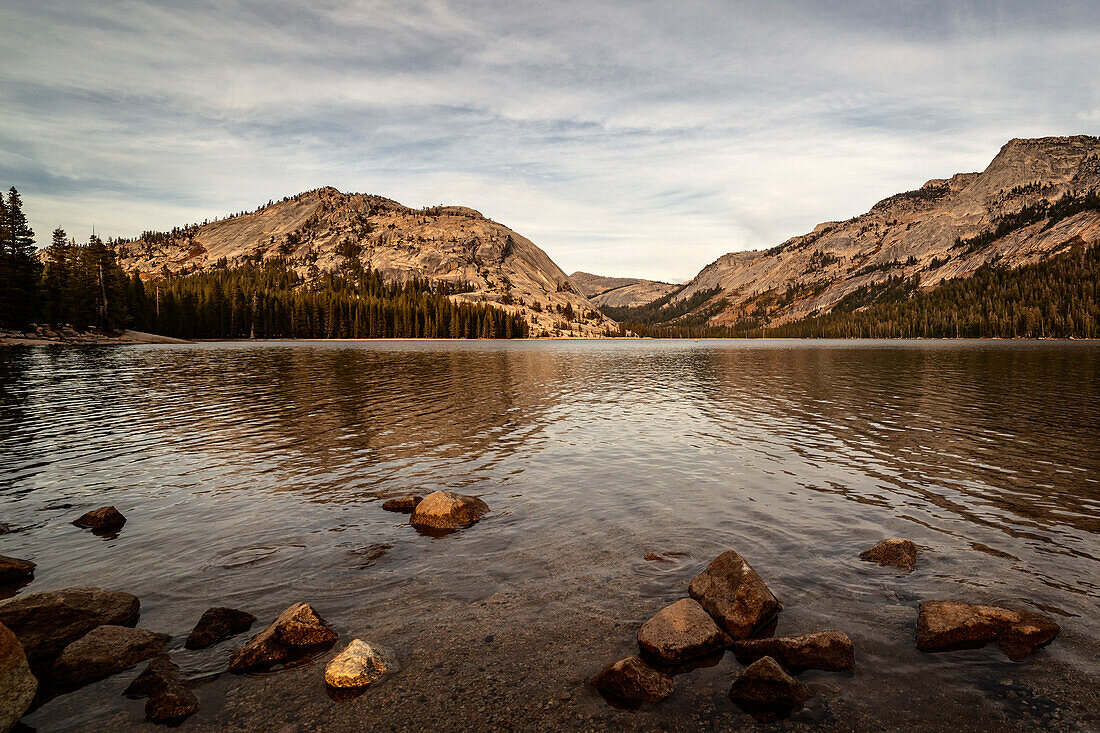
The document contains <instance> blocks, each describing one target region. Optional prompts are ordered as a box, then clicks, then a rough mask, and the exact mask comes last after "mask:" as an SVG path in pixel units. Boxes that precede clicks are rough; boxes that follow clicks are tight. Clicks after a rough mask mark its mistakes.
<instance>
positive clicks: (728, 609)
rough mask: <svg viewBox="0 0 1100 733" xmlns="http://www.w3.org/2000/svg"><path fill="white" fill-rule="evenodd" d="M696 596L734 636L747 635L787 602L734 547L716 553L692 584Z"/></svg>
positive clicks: (745, 637) (764, 622)
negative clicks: (782, 603) (773, 591)
mask: <svg viewBox="0 0 1100 733" xmlns="http://www.w3.org/2000/svg"><path fill="white" fill-rule="evenodd" d="M688 593H689V594H690V595H691V597H692V598H694V599H695V600H697V601H698V602H699V604H700V605H701V606H702V607H703V608H705V609H706V610H707V613H709V614H710V615H711V616H713V617H714V620H715V621H717V622H718V623H719V624H720V625H721V626H722V628H723V629H725V631H726V633H727V634H729V635H730V636H731V637H732V638H734V639H747V638H749V637H750V636H752V634H753V632H754V631H756V630H757V629H758V628H760V627H761V626H763V625H764V624H766V623H767V622H768V621H770V620H771V618H772V617H773V616H775V614H776V613H778V612H779V611H780V610H781V609H782V608H783V606H782V605H781V604H780V603H779V601H778V600H777V599H776V597H775V595H774V594H772V592H771V591H770V590H769V589H768V586H767V585H765V584H764V581H763V580H762V579H761V578H760V576H759V575H757V574H756V571H755V570H753V569H752V566H751V565H749V564H748V562H746V561H745V559H744V558H743V557H741V556H740V555H738V554H737V553H736V552H734V551H733V550H729V551H727V552H723V553H722V554H721V555H719V556H718V557H716V558H715V559H714V561H713V562H711V564H710V565H708V566H707V569H706V570H704V571H703V572H701V573H699V575H697V576H695V578H694V579H693V580H692V581H691V585H690V586H689V587H688Z"/></svg>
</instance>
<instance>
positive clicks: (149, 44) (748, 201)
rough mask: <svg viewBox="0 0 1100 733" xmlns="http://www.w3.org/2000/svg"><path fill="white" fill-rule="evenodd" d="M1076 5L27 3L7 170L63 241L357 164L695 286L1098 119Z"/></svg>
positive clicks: (1092, 65)
mask: <svg viewBox="0 0 1100 733" xmlns="http://www.w3.org/2000/svg"><path fill="white" fill-rule="evenodd" d="M1055 5H1056V7H1051V6H1050V5H1049V4H1048V5H1045V6H1043V7H1040V6H1039V5H1036V4H1032V3H1026V2H954V3H946V2H944V3H911V2H897V3H892V2H891V3H871V2H840V3H817V2H810V0H805V1H802V2H764V1H761V2H724V1H722V0H713V1H711V2H703V1H690V0H689V1H687V2H681V3H675V4H669V3H657V2H627V1H626V0H623V1H622V2H591V1H589V2H578V1H575V0H562V1H560V2H557V3H516V2H503V1H499V2H487V1H486V2H457V0H456V1H454V2H445V1H443V0H422V1H416V0H395V1H392V2H390V1H386V2H343V1H340V0H320V1H319V2H314V3H309V4H302V3H298V2H285V1H279V0H267V1H264V2H260V1H258V0H252V1H236V2H235V1H234V0H222V1H221V2H208V3H177V2H170V1H165V2H132V1H131V2H117V1H112V0H103V1H102V2H97V3H86V2H79V0H52V1H51V2H48V3H44V2H41V1H40V0H8V2H6V3H5V4H4V5H3V7H0V109H3V114H0V183H5V184H6V183H12V184H15V185H17V186H19V187H20V188H21V189H22V190H23V191H24V194H25V197H26V199H27V201H28V209H29V211H30V214H31V216H32V220H33V224H34V226H35V228H36V229H37V230H38V232H39V235H40V239H42V240H44V239H45V238H46V236H47V234H48V232H49V231H50V230H51V229H52V228H53V227H54V226H57V225H61V226H64V227H66V228H67V229H69V230H71V231H72V232H73V233H76V234H78V235H84V234H86V232H87V230H88V229H89V228H90V226H91V224H92V223H93V221H94V223H95V224H96V227H97V230H99V231H101V232H104V233H106V234H127V235H128V234H134V233H137V232H139V231H140V230H142V229H145V228H162V227H169V226H172V225H175V224H179V223H182V222H185V221H193V220H201V219H203V218H206V217H209V216H214V215H218V214H221V213H226V212H230V211H235V210H240V209H246V208H252V207H253V206H255V205H256V204H258V203H261V202H263V201H266V200H267V199H269V198H280V197H282V196H284V195H287V194H291V193H296V192H298V191H301V190H304V189H307V188H313V187H316V186H320V185H334V186H337V187H339V188H341V189H343V190H356V191H368V192H373V193H380V194H383V195H386V196H390V197H392V198H396V199H398V200H400V201H403V202H405V203H408V204H410V205H425V204H433V203H442V202H446V203H461V204H465V205H469V206H473V207H475V208H478V209H479V210H481V211H482V212H484V213H485V214H486V215H488V216H491V217H493V218H494V219H497V220H499V221H502V222H504V223H506V224H508V225H509V226H512V227H513V228H515V229H517V230H518V231H520V232H522V233H523V234H525V235H527V236H529V237H531V238H532V239H534V240H535V241H536V242H538V243H539V244H541V245H542V246H543V247H544V248H545V249H546V250H547V251H548V252H549V253H550V255H551V256H552V257H554V258H555V259H556V260H557V261H558V262H559V264H560V265H562V267H564V268H565V269H566V270H572V269H586V270H590V271H595V272H603V273H607V274H616V275H617V274H636V275H644V276H651V277H659V278H663V279H684V278H688V277H690V276H691V275H693V274H694V273H695V272H696V271H697V270H698V269H699V268H701V267H702V266H703V265H705V264H707V263H708V262H710V261H711V260H713V259H714V258H716V257H717V256H719V255H721V254H723V253H724V252H727V251H731V250H736V249H745V248H752V247H767V246H771V245H774V244H776V243H777V242H779V241H782V240H783V239H786V238H787V237H789V236H792V235H794V234H799V233H803V232H805V231H807V230H809V229H810V228H811V227H813V226H814V225H815V224H816V223H818V222H819V221H823V220H828V219H836V218H844V217H847V216H851V215H854V214H857V213H861V212H862V211H865V210H866V209H868V208H869V207H870V206H871V205H872V204H873V203H874V202H875V201H876V200H878V199H880V198H883V197H885V196H887V195H889V194H891V193H894V192H896V191H899V190H903V189H907V188H912V187H915V186H919V185H920V184H921V183H923V181H924V180H926V179H927V178H931V177H939V176H945V175H949V174H951V173H954V172H957V171H960V170H975V169H980V168H982V167H983V166H984V165H985V164H986V163H987V162H988V160H989V159H990V158H991V157H992V156H993V155H994V154H995V153H996V151H997V149H998V148H999V147H1000V145H1001V144H1003V143H1004V142H1005V141H1006V140H1007V139H1008V138H1010V137H1022V136H1033V135H1044V134H1071V133H1081V132H1085V133H1092V134H1096V133H1097V132H1100V119H1098V116H1097V110H1098V109H1100V98H1098V87H1100V80H1098V78H1097V77H1096V75H1095V74H1093V73H1091V72H1092V70H1095V69H1096V68H1100V7H1097V6H1096V4H1095V3H1091V2H1079V3H1074V2H1067V3H1057V4H1055Z"/></svg>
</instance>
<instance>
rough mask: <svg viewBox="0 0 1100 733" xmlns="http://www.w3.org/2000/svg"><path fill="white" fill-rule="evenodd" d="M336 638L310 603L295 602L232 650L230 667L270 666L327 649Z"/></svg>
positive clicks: (236, 669) (238, 669) (247, 669)
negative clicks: (235, 649) (233, 651)
mask: <svg viewBox="0 0 1100 733" xmlns="http://www.w3.org/2000/svg"><path fill="white" fill-rule="evenodd" d="M336 639H337V636H336V632H335V631H333V630H332V628H331V627H330V626H329V625H328V623H327V622H326V621H325V620H324V619H323V618H321V617H320V616H319V615H317V612H316V611H314V610H313V608H312V607H311V606H310V605H309V604H306V603H295V604H294V605H293V606H291V607H290V608H288V609H286V610H285V611H283V612H282V613H281V614H279V617H278V618H276V619H275V620H274V621H272V622H271V624H270V625H269V626H268V627H267V628H266V629H264V630H263V631H261V632H260V633H258V634H256V635H255V636H254V637H252V638H251V639H249V640H248V642H247V643H246V644H245V645H244V646H243V647H241V648H240V649H238V650H237V651H236V652H235V653H234V654H233V657H232V658H231V659H230V660H229V671H230V672H250V671H254V670H261V669H269V668H270V667H273V666H275V665H276V664H283V663H285V662H290V661H293V660H295V659H299V658H301V657H303V656H305V655H307V654H310V653H313V652H318V651H323V650H325V649H328V648H329V647H331V646H332V645H333V644H335V643H336Z"/></svg>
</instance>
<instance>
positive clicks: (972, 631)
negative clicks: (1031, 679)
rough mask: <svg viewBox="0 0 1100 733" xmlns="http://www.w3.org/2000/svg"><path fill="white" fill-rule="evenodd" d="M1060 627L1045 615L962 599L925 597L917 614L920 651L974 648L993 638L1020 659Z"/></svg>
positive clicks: (1012, 656)
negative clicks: (929, 599) (944, 599)
mask: <svg viewBox="0 0 1100 733" xmlns="http://www.w3.org/2000/svg"><path fill="white" fill-rule="evenodd" d="M1061 630H1062V629H1061V627H1060V626H1058V624H1056V623H1055V622H1054V621H1051V620H1050V619H1049V618H1046V617H1045V616H1040V615H1039V614H1037V613H1031V612H1030V611H1016V610H1013V609H1010V608H1002V607H1000V606H987V605H981V604H975V603H965V602H963V601H926V602H924V603H922V604H920V612H919V615H918V617H917V648H918V649H920V650H921V651H922V652H944V651H953V650H956V649H977V648H979V647H983V646H985V645H986V644H989V643H990V642H996V643H997V644H998V646H1000V647H1001V649H1002V650H1003V651H1004V653H1005V654H1007V655H1008V656H1009V658H1011V659H1014V660H1019V659H1022V658H1024V657H1026V656H1028V655H1029V654H1032V653H1034V652H1035V650H1036V649H1039V648H1040V647H1044V646H1046V645H1047V644H1049V643H1050V642H1052V641H1054V638H1055V637H1056V636H1058V633H1059V632H1060V631H1061Z"/></svg>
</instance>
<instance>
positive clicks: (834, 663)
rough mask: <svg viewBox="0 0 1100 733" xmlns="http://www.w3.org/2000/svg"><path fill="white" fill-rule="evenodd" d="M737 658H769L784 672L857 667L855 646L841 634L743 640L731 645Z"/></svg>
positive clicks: (846, 636)
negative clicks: (787, 670) (784, 670)
mask: <svg viewBox="0 0 1100 733" xmlns="http://www.w3.org/2000/svg"><path fill="white" fill-rule="evenodd" d="M730 649H731V650H732V651H733V653H734V654H735V655H736V656H737V657H738V658H740V659H760V658H761V657H771V658H772V659H774V660H776V661H777V662H779V663H780V664H781V665H783V667H785V668H786V669H789V670H792V671H794V672H801V671H803V670H807V669H824V670H830V671H834V672H835V671H840V670H845V669H852V668H854V667H855V665H856V656H855V647H854V645H853V644H852V640H851V638H849V637H848V635H847V634H845V633H844V632H842V631H819V632H817V633H814V634H805V635H803V636H776V637H772V638H770V639H746V640H740V641H735V642H733V644H732V645H731V646H730Z"/></svg>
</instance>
